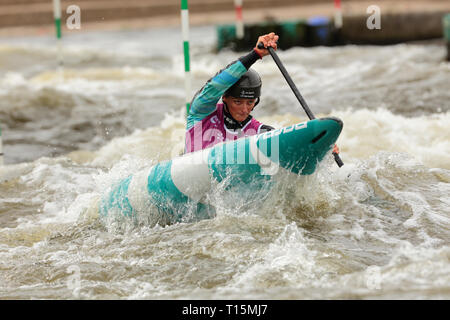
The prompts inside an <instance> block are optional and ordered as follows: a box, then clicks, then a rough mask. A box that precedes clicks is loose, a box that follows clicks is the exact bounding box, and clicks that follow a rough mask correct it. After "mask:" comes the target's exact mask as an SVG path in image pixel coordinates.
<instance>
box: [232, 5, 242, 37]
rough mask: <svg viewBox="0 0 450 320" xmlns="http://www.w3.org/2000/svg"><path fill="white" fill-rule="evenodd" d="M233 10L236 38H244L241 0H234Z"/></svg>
mask: <svg viewBox="0 0 450 320" xmlns="http://www.w3.org/2000/svg"><path fill="white" fill-rule="evenodd" d="M234 10H235V12H236V38H238V39H242V38H244V21H243V18H242V0H234Z"/></svg>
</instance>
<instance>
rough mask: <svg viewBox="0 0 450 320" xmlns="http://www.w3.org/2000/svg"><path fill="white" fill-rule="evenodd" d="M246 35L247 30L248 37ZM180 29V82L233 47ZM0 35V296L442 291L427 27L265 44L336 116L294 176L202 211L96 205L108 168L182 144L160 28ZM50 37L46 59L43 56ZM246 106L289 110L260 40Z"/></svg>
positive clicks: (438, 97)
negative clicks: (183, 219)
mask: <svg viewBox="0 0 450 320" xmlns="http://www.w3.org/2000/svg"><path fill="white" fill-rule="evenodd" d="M255 40H256V39H255ZM215 43H216V34H215V29H214V27H212V26H203V27H194V28H192V29H191V70H192V95H193V94H194V93H195V91H196V90H198V89H199V88H200V87H201V86H203V84H204V83H205V81H206V80H208V79H209V78H210V77H211V76H213V75H214V74H215V73H216V72H217V71H218V70H219V69H221V68H223V67H224V66H226V65H227V64H228V63H229V62H231V61H233V60H235V59H237V58H238V57H239V56H241V55H243V54H245V53H244V52H243V53H235V52H231V51H226V50H225V51H221V52H219V53H217V52H215V51H214V47H215ZM61 48H62V49H61V51H60V52H59V51H58V49H57V46H56V44H55V40H54V39H53V38H52V37H51V36H40V37H15V38H8V37H4V38H0V125H1V128H2V131H1V132H2V139H3V151H4V153H5V165H4V166H3V167H0V299H449V298H450V261H449V258H450V247H449V244H450V196H449V195H450V125H449V124H450V87H449V83H450V65H449V64H448V63H447V62H445V61H444V59H445V54H446V52H445V47H444V46H443V44H440V43H435V42H433V43H415V44H399V45H392V46H383V47H377V46H345V47H316V48H291V49H289V50H282V48H281V49H280V50H279V51H278V55H279V57H280V59H281V60H282V61H283V63H284V64H285V67H286V69H287V70H288V71H289V73H290V75H291V76H292V78H293V80H294V82H295V83H296V84H297V86H298V87H299V89H300V92H301V93H302V95H303V97H304V98H305V100H306V101H307V102H308V104H309V106H310V108H311V109H312V111H313V112H314V113H315V114H316V116H317V117H320V116H335V117H339V118H340V119H342V120H343V122H344V128H343V131H342V134H341V136H340V137H339V140H338V145H339V147H340V151H341V158H342V160H343V161H344V163H345V165H344V166H343V167H342V168H338V167H337V166H336V164H335V163H334V162H333V159H332V156H331V154H329V155H328V156H327V157H326V159H325V160H324V161H323V162H322V163H321V164H320V165H319V168H318V170H317V171H316V172H315V173H314V174H312V175H310V176H299V177H292V176H286V177H282V178H281V179H280V180H279V181H278V182H277V185H276V186H275V187H274V188H273V190H272V191H271V193H270V194H269V195H268V196H267V197H266V198H264V200H263V201H261V203H258V205H257V206H255V207H252V208H248V207H246V206H245V205H244V204H243V203H242V201H240V200H241V199H240V198H239V195H233V194H231V195H225V194H224V193H223V190H222V189H221V188H217V190H212V192H213V194H214V195H215V197H214V198H215V199H216V208H217V216H216V217H215V218H213V219H209V220H202V221H199V222H195V223H177V224H171V225H154V224H153V223H150V222H148V221H150V220H151V219H138V220H137V221H131V220H130V219H119V220H117V219H115V220H107V219H100V218H99V216H98V212H97V205H98V198H99V197H100V196H101V195H102V194H103V193H104V192H105V190H107V189H108V188H109V187H110V186H111V185H112V184H113V183H115V182H117V181H119V180H120V179H123V178H124V177H127V176H129V175H130V174H133V173H135V172H138V171H139V170H140V169H142V168H146V167H150V166H152V165H154V164H155V163H158V162H159V161H162V160H166V159H171V158H172V157H173V156H175V155H177V154H179V153H180V152H182V150H183V147H184V128H185V115H184V100H185V98H184V95H185V93H184V60H183V55H182V42H181V34H180V30H179V29H178V28H154V29H143V30H123V31H109V32H107V31H102V32H100V31H91V32H84V33H71V34H69V35H67V36H66V37H64V39H63V41H62V46H61ZM58 55H60V56H61V57H62V59H63V61H64V65H63V67H58V63H57V59H58ZM254 69H255V70H257V71H258V72H259V73H260V75H261V77H262V80H263V87H262V99H261V103H260V104H259V105H258V106H257V108H256V109H255V111H254V116H255V117H256V118H257V119H258V120H260V121H261V122H263V123H266V124H269V125H272V126H274V127H276V128H280V127H283V126H286V125H290V124H294V123H298V122H302V121H306V120H307V118H306V114H305V113H304V111H303V109H302V108H301V106H300V105H299V103H298V102H297V100H296V98H295V96H294V94H293V93H292V91H291V89H290V88H289V87H288V85H287V84H286V82H285V80H284V78H283V77H282V75H281V74H280V72H279V70H278V69H277V67H276V65H275V64H274V62H273V60H272V59H271V58H270V56H268V57H265V58H264V59H263V61H258V62H257V63H256V64H255V65H254Z"/></svg>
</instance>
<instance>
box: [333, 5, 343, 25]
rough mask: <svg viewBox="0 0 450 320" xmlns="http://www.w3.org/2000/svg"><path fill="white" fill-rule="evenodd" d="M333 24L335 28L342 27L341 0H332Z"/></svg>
mask: <svg viewBox="0 0 450 320" xmlns="http://www.w3.org/2000/svg"><path fill="white" fill-rule="evenodd" d="M334 26H335V27H336V29H340V28H342V9H341V0H334Z"/></svg>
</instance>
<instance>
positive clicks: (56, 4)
mask: <svg viewBox="0 0 450 320" xmlns="http://www.w3.org/2000/svg"><path fill="white" fill-rule="evenodd" d="M53 17H54V19H55V27H56V41H57V43H58V48H57V50H58V66H59V67H62V65H63V58H62V48H61V0H53Z"/></svg>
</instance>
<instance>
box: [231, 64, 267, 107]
mask: <svg viewBox="0 0 450 320" xmlns="http://www.w3.org/2000/svg"><path fill="white" fill-rule="evenodd" d="M261 85H262V81H261V77H260V76H259V74H258V73H257V72H256V71H254V70H252V69H249V70H248V71H247V72H246V73H244V74H243V75H242V77H241V78H240V79H239V80H238V81H237V82H236V83H235V84H234V85H233V86H231V87H230V88H229V89H228V90H227V91H226V92H225V96H231V97H234V98H245V99H258V101H257V102H256V103H258V102H259V97H260V95H261Z"/></svg>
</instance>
